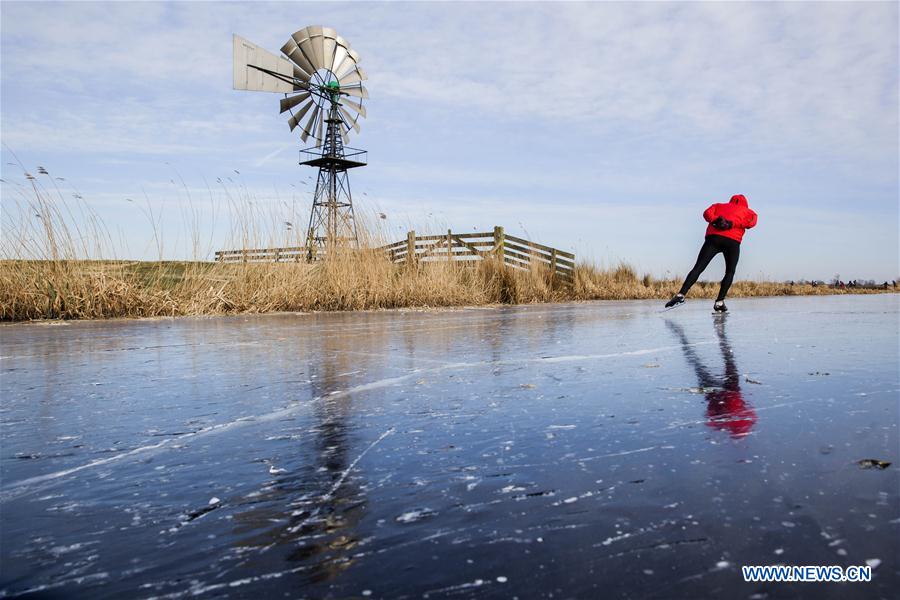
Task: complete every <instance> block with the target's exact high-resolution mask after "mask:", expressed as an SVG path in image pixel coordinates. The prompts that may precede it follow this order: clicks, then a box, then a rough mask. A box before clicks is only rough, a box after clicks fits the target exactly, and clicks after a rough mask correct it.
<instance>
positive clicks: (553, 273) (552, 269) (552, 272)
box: [550, 248, 556, 277]
mask: <svg viewBox="0 0 900 600" xmlns="http://www.w3.org/2000/svg"><path fill="white" fill-rule="evenodd" d="M550 276H551V277H556V248H554V249H553V250H552V251H551V252H550Z"/></svg>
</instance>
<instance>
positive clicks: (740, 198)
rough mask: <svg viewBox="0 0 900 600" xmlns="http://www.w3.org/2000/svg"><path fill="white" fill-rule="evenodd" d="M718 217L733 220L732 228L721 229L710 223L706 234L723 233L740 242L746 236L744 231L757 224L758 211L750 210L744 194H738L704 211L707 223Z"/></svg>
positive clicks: (722, 234) (724, 235)
mask: <svg viewBox="0 0 900 600" xmlns="http://www.w3.org/2000/svg"><path fill="white" fill-rule="evenodd" d="M718 217H724V218H726V219H728V220H729V221H731V225H732V226H731V229H728V230H726V231H720V230H718V229H716V228H715V227H713V226H712V225H710V226H709V227H707V228H706V235H721V236H723V237H727V238H731V239H733V240H737V241H738V242H740V241H741V239H743V237H744V231H745V230H747V229H750V228H751V227H753V226H755V225H756V213H755V212H753V211H752V210H750V206H749V205H748V204H747V199H746V198H745V197H744V195H743V194H736V195H734V196H732V197H731V200H730V201H729V202H727V203H725V202H721V203H719V204H713V205H712V206H710V207H709V208H707V209H706V210H705V211H703V218H704V219H706V222H707V223H712V222H713V221H715V220H716V219H717V218H718Z"/></svg>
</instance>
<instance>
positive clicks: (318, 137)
mask: <svg viewBox="0 0 900 600" xmlns="http://www.w3.org/2000/svg"><path fill="white" fill-rule="evenodd" d="M324 124H325V120H324V119H321V120H319V132H318V133H317V134H316V147H317V148H318V147H319V146H321V145H322V142H323V141H324V140H325V136H323V135H322V126H323V125H324Z"/></svg>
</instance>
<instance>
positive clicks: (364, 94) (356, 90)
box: [341, 85, 369, 99]
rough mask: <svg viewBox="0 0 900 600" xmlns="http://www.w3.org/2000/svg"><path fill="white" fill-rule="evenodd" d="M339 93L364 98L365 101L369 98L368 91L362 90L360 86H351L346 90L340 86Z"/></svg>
mask: <svg viewBox="0 0 900 600" xmlns="http://www.w3.org/2000/svg"><path fill="white" fill-rule="evenodd" d="M341 92H344V93H346V94H349V95H351V96H356V97H357V98H366V99H367V98H368V97H369V90H367V89H366V88H364V87H363V86H361V85H353V86H349V87H346V88H345V87H344V86H341Z"/></svg>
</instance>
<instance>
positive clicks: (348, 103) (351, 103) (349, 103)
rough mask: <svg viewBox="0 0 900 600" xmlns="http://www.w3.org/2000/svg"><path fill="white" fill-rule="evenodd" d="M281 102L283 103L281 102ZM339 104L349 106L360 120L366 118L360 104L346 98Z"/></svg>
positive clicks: (363, 107) (364, 108)
mask: <svg viewBox="0 0 900 600" xmlns="http://www.w3.org/2000/svg"><path fill="white" fill-rule="evenodd" d="M282 102H284V101H283V100H282ZM341 104H343V105H345V106H349V107H350V108H352V109H353V110H355V111H356V112H358V113H359V114H360V116H361V117H362V118H364V119H365V118H366V107H365V106H363V105H362V104H357V103H356V102H354V101H353V100H348V99H347V98H341ZM282 112H284V111H282Z"/></svg>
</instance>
